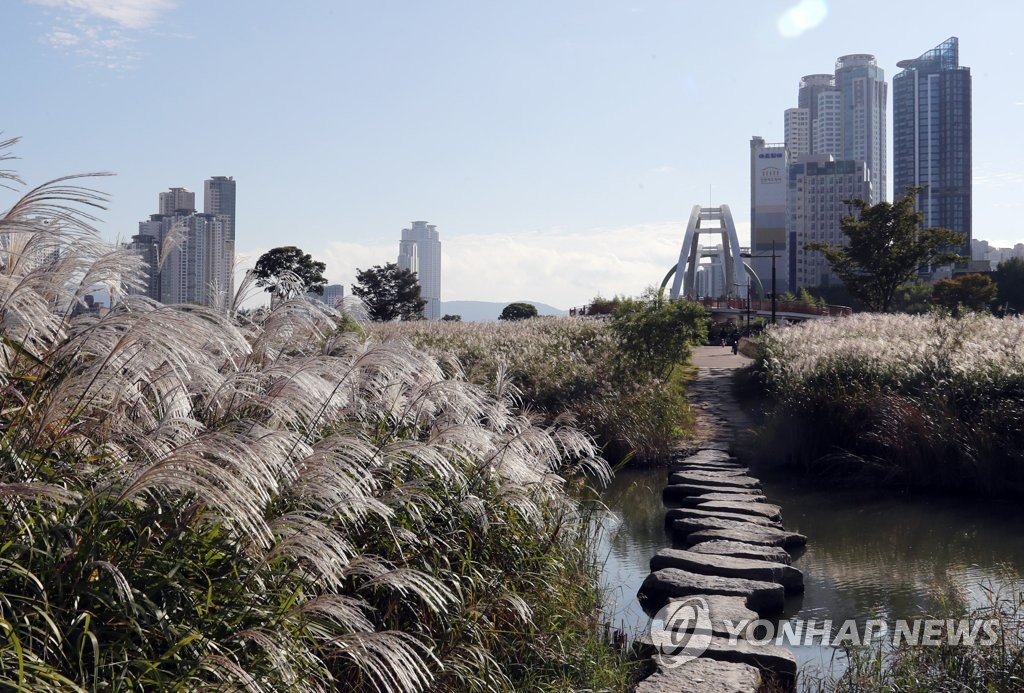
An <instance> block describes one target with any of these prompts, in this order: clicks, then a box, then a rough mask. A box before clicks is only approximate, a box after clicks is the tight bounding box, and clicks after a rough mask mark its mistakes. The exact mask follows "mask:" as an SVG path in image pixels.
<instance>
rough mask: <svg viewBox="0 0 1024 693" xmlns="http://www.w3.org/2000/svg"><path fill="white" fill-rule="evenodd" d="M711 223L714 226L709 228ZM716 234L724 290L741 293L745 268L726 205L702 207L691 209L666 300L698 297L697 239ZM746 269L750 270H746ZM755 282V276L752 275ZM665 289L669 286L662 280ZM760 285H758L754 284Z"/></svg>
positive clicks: (698, 258)
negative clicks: (723, 273) (723, 274)
mask: <svg viewBox="0 0 1024 693" xmlns="http://www.w3.org/2000/svg"><path fill="white" fill-rule="evenodd" d="M711 222H717V225H716V226H712V225H711ZM703 234H718V235H719V236H720V237H721V242H722V258H721V260H722V264H723V265H724V268H723V269H724V270H725V290H726V294H727V295H729V296H738V295H739V294H740V291H738V290H737V289H738V288H739V287H740V284H739V278H740V277H742V276H743V271H744V267H745V265H744V264H743V258H742V257H740V242H739V237H738V236H737V235H736V225H735V224H734V223H733V220H732V212H731V211H730V210H729V206H728V205H721V206H719V207H701V206H700V205H694V206H693V209H692V210H691V211H690V219H689V221H688V222H687V224H686V233H685V234H684V235H683V245H682V247H681V248H680V249H679V261H678V262H677V263H676V267H675V278H674V279H673V281H672V290H671V292H670V294H669V296H670V297H671V298H673V299H677V298H679V297H680V296H685V297H686V298H695V297H696V295H697V291H696V286H697V264H698V263H699V262H700V236H701V235H703ZM747 269H749V268H747ZM754 278H755V279H756V275H754ZM665 280H666V281H665V283H663V284H662V286H664V285H665V284H667V282H668V276H667V275H666V277H665ZM757 283H758V284H760V282H757Z"/></svg>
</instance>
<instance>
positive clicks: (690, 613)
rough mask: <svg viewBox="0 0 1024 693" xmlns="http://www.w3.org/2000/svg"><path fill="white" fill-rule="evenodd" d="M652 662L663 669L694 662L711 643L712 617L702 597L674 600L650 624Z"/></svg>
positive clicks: (660, 610)
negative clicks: (652, 645) (652, 646)
mask: <svg viewBox="0 0 1024 693" xmlns="http://www.w3.org/2000/svg"><path fill="white" fill-rule="evenodd" d="M650 633H651V642H652V643H653V644H654V649H655V655H654V660H655V661H656V662H657V663H658V664H660V665H661V666H662V667H664V668H666V669H672V668H675V667H680V666H682V665H684V664H686V663H687V662H689V661H692V660H694V659H697V658H698V657H700V656H701V655H702V654H704V652H705V651H707V649H708V646H709V645H710V644H711V615H710V612H709V610H708V603H707V601H705V600H704V599H703V598H702V597H687V598H685V599H675V600H672V601H670V602H669V603H668V604H666V605H665V606H663V607H661V609H659V610H658V613H656V614H655V615H654V619H653V620H652V621H651V631H650Z"/></svg>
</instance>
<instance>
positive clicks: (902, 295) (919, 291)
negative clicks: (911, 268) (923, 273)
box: [892, 277, 932, 315]
mask: <svg viewBox="0 0 1024 693" xmlns="http://www.w3.org/2000/svg"><path fill="white" fill-rule="evenodd" d="M931 308H932V285H931V284H929V283H928V282H926V281H925V280H924V279H921V277H914V278H913V279H911V280H910V281H907V282H903V283H902V284H900V286H899V288H898V289H896V293H895V294H894V295H893V297H892V309H893V311H894V312H897V313H910V314H912V315H922V314H924V313H927V312H928V311H929V310H931Z"/></svg>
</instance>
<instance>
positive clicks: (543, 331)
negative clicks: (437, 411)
mask: <svg viewBox="0 0 1024 693" xmlns="http://www.w3.org/2000/svg"><path fill="white" fill-rule="evenodd" d="M373 331H374V333H375V334H379V335H381V337H382V338H383V339H385V340H388V339H395V338H398V339H407V340H409V341H411V342H412V343H414V344H415V345H417V346H418V347H420V348H423V349H425V350H426V351H428V352H429V353H431V354H433V355H435V356H436V357H438V358H440V359H446V358H451V357H454V359H455V360H456V361H457V362H458V363H460V364H462V367H463V368H464V372H465V375H466V377H467V378H468V379H469V380H471V381H472V382H476V383H478V384H481V385H484V384H491V383H494V382H495V380H494V379H495V375H496V374H501V378H500V380H501V381H502V382H503V383H505V384H506V385H507V386H508V387H510V388H511V390H510V392H514V393H515V395H516V396H517V397H518V398H519V400H520V401H521V402H522V403H523V405H524V406H525V407H526V408H528V409H529V410H531V411H533V412H535V413H537V414H538V415H539V416H540V417H541V419H542V421H544V422H545V423H546V424H551V423H554V422H556V421H560V420H565V417H566V416H569V417H570V420H571V421H572V422H573V423H574V424H575V425H576V426H577V427H579V428H580V429H582V430H584V431H586V432H587V433H589V434H590V435H592V436H593V437H594V438H595V439H596V440H597V441H598V443H599V445H600V446H601V448H602V450H603V453H604V456H605V457H606V458H607V459H610V460H612V461H613V462H618V461H620V460H623V459H626V458H630V459H632V461H633V463H634V464H652V463H656V462H659V461H661V460H663V459H664V458H665V457H666V456H667V455H668V454H669V452H670V451H671V449H672V448H673V446H675V445H676V443H677V442H678V441H679V439H680V438H681V437H683V436H685V435H686V433H687V431H688V430H690V429H691V428H692V422H693V417H692V413H691V411H690V408H689V405H688V404H687V401H686V397H685V390H684V387H683V384H682V374H681V373H670V374H669V375H668V376H667V377H663V376H662V375H661V374H657V373H653V372H651V371H650V370H648V369H644V368H639V367H631V365H630V364H632V363H633V362H632V361H631V360H630V359H631V358H632V355H627V354H626V352H625V350H624V348H623V344H622V341H621V339H620V337H619V336H618V335H617V334H616V333H615V332H614V331H613V330H612V329H610V328H609V324H608V323H607V322H605V321H603V320H592V319H579V318H555V317H547V318H534V319H531V320H520V321H514V322H493V323H462V322H443V323H422V322H404V323H388V324H384V325H374V327H373ZM684 354H685V352H684Z"/></svg>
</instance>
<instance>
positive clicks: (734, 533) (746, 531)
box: [673, 520, 807, 549]
mask: <svg viewBox="0 0 1024 693" xmlns="http://www.w3.org/2000/svg"><path fill="white" fill-rule="evenodd" d="M690 521H691V520H676V521H675V523H674V524H678V523H680V522H690ZM673 532H674V533H675V534H678V533H679V531H678V530H675V528H674V527H673ZM714 539H725V540H727V541H739V542H743V543H744V544H759V545H761V546H781V547H783V548H786V549H793V548H797V547H799V546H806V545H807V537H805V536H804V535H803V534H797V533H796V532H787V531H786V530H784V529H776V528H774V527H762V526H761V525H755V524H748V525H747V526H746V527H733V528H720V529H701V530H698V531H696V532H694V533H693V534H689V535H687V536H686V543H687V544H690V545H691V546H692V545H693V544H699V543H700V542H702V541H711V540H714Z"/></svg>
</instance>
